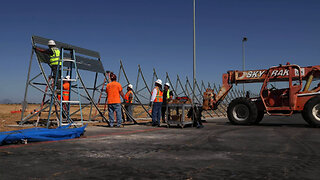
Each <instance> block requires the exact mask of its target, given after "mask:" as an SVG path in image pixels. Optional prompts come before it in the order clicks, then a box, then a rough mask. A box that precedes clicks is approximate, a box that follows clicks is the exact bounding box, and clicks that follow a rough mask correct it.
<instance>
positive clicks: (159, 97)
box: [153, 86, 163, 102]
mask: <svg viewBox="0 0 320 180" xmlns="http://www.w3.org/2000/svg"><path fill="white" fill-rule="evenodd" d="M155 89H156V90H157V95H156V98H155V99H154V101H153V102H163V92H162V91H160V89H159V87H158V86H156V87H155Z"/></svg>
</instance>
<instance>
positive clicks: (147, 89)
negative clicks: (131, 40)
mask: <svg viewBox="0 0 320 180" xmlns="http://www.w3.org/2000/svg"><path fill="white" fill-rule="evenodd" d="M122 77H123V78H122ZM145 77H146V76H145V75H144V73H143V70H142V68H141V66H140V65H138V73H137V77H136V83H135V84H133V83H132V81H130V80H129V78H128V76H127V73H126V71H125V67H124V64H123V62H122V60H120V68H119V73H118V82H120V83H121V84H122V85H123V88H125V87H127V85H128V84H132V85H133V86H134V88H133V90H132V91H133V93H134V99H133V105H134V106H136V107H137V106H140V107H141V108H142V109H143V111H141V112H139V113H138V114H136V117H135V119H150V118H151V113H150V106H149V105H148V103H143V102H142V101H143V100H146V101H147V102H149V100H150V99H151V91H152V89H153V87H154V82H155V80H156V79H158V78H159V77H160V76H158V74H157V71H156V69H154V68H153V72H152V76H148V77H149V78H145ZM148 79H151V83H150V84H148V83H147V82H148ZM160 79H161V78H160ZM164 79H165V81H163V83H165V82H168V83H170V85H171V87H170V89H171V91H173V94H174V97H177V96H187V97H188V98H189V99H191V98H192V97H193V89H192V85H191V83H190V81H189V80H188V77H186V81H185V83H183V82H182V80H181V79H180V76H179V75H177V76H176V81H175V84H174V83H173V81H172V79H171V78H170V76H169V73H168V72H165V78H164ZM195 87H196V89H195V91H194V92H195V96H194V97H195V103H197V104H202V101H203V92H204V91H205V90H206V89H207V88H211V87H212V86H211V84H210V83H208V85H207V86H206V85H205V83H204V82H203V81H201V85H199V84H198V81H197V80H196V81H195ZM213 87H214V88H215V91H216V92H218V88H217V86H216V84H213ZM242 94H243V92H241V91H240V90H238V89H236V88H234V89H233V90H232V93H230V94H228V95H227V97H226V99H225V100H224V101H223V102H222V104H227V103H228V102H230V101H231V100H233V99H235V98H237V97H240V96H242ZM226 110H227V107H226V106H221V107H220V108H218V109H216V110H205V111H204V112H205V113H206V115H205V116H206V117H209V118H213V117H221V116H226V114H227V113H226ZM126 113H127V112H126ZM143 113H144V114H145V116H143V117H144V118H137V117H140V116H141V114H143Z"/></svg>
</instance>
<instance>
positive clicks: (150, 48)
mask: <svg viewBox="0 0 320 180" xmlns="http://www.w3.org/2000/svg"><path fill="white" fill-rule="evenodd" d="M319 9H320V1H314V0H306V1H300V0H299V1H296V0H259V1H256V0H241V1H239V0H197V7H196V11H197V18H196V37H197V41H196V43H197V53H196V56H197V79H200V80H204V81H205V82H211V83H221V75H222V73H224V72H226V71H227V70H233V69H241V68H242V55H241V52H242V51H241V50H242V49H241V39H242V37H243V36H247V37H248V42H247V43H246V69H261V68H268V67H270V66H273V65H278V64H280V63H282V64H285V63H286V62H288V61H289V62H291V63H295V64H299V65H301V66H308V65H316V64H319V57H320V51H319V49H320V35H319V32H320V23H319V22H320V13H319ZM192 20H193V19H192V0H105V1H102V0H101V1H98V0H91V1H87V0H86V1H82V0H79V1H59V0H57V1H54V2H49V1H38V0H37V1H15V0H11V1H4V2H2V3H1V6H0V22H1V29H0V52H1V67H0V73H1V78H0V83H1V85H2V86H1V87H0V101H1V100H2V99H6V98H8V99H11V100H12V101H13V102H21V101H22V98H23V94H24V87H25V81H26V75H27V66H28V61H29V58H30V53H31V36H32V35H39V36H43V37H47V38H51V39H55V40H58V41H62V42H67V43H70V44H73V45H77V46H80V47H84V48H88V49H93V50H96V51H98V52H100V54H101V57H102V62H103V64H104V67H105V69H109V70H112V71H115V72H118V69H119V59H122V60H123V63H124V64H125V67H126V70H127V72H128V75H129V79H130V80H132V81H135V80H136V76H137V65H138V64H140V65H141V67H142V68H143V71H144V74H145V75H146V76H148V75H149V76H151V75H152V68H156V69H157V73H158V74H159V75H160V76H161V77H163V78H164V77H165V72H168V73H169V74H170V75H171V76H172V77H175V76H176V74H179V75H180V76H181V77H183V78H184V77H185V76H189V78H190V79H191V78H192V57H193V55H192V41H193V37H192V34H193V27H192V26H193V24H192V23H193V22H192ZM33 70H34V71H37V69H36V67H34V69H33ZM173 79H174V78H173Z"/></svg>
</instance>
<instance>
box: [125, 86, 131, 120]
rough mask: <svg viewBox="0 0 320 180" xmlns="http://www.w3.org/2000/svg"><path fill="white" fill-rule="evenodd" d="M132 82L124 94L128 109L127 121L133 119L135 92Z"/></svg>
mask: <svg viewBox="0 0 320 180" xmlns="http://www.w3.org/2000/svg"><path fill="white" fill-rule="evenodd" d="M132 88H133V86H132V84H129V85H128V87H127V93H126V94H125V95H124V102H125V104H124V108H125V109H126V111H127V113H128V114H127V121H128V122H132V121H133V119H132V117H133V116H132V115H133V114H132V106H133V105H132V100H133V92H132Z"/></svg>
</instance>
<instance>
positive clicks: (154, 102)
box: [150, 79, 163, 126]
mask: <svg viewBox="0 0 320 180" xmlns="http://www.w3.org/2000/svg"><path fill="white" fill-rule="evenodd" d="M154 85H155V87H154V89H153V91H152V95H151V100H150V101H151V102H150V105H151V106H152V126H160V117H161V106H162V102H163V92H162V81H161V80H160V79H158V80H156V82H155V84H154Z"/></svg>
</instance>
